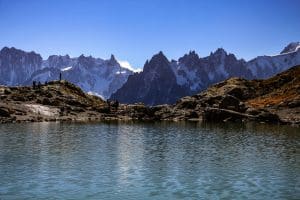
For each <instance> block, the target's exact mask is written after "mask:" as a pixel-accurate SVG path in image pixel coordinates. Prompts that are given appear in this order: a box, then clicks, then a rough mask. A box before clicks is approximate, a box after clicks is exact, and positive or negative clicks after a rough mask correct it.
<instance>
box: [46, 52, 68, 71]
mask: <svg viewBox="0 0 300 200" xmlns="http://www.w3.org/2000/svg"><path fill="white" fill-rule="evenodd" d="M47 61H48V65H49V66H48V67H53V68H62V67H67V66H68V65H70V62H71V58H70V56H69V55H68V54H66V55H65V56H61V55H51V56H49V57H48V59H47Z"/></svg>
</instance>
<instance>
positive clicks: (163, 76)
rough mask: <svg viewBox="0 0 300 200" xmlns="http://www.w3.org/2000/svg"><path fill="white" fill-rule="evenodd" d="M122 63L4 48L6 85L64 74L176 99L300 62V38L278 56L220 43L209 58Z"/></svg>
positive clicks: (101, 88)
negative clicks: (133, 66) (249, 55)
mask: <svg viewBox="0 0 300 200" xmlns="http://www.w3.org/2000/svg"><path fill="white" fill-rule="evenodd" d="M120 63H121V62H119V61H117V60H116V58H115V57H114V56H113V55H112V56H111V58H110V59H107V60H105V59H101V58H94V57H91V56H88V57H87V56H84V55H81V56H79V57H76V58H71V57H70V56H68V55H65V56H60V55H52V56H49V58H48V59H47V60H43V59H42V57H41V56H40V55H39V54H37V53H35V52H25V51H22V50H19V49H16V48H13V47H12V48H8V47H4V48H3V49H2V50H1V51H0V85H30V84H32V82H33V81H37V82H38V81H40V82H41V83H44V82H45V81H51V80H57V79H58V78H59V74H60V73H62V76H63V79H66V80H68V81H70V82H72V83H74V84H76V85H78V86H79V87H81V88H82V89H83V90H84V91H86V92H89V93H91V94H95V95H99V96H102V97H103V98H109V97H110V98H111V99H118V100H119V101H120V102H124V103H135V102H143V103H145V104H148V105H157V104H164V103H168V104H171V103H175V102H176V101H177V100H178V99H179V98H181V97H183V96H186V95H193V94H196V93H198V92H200V91H202V90H204V89H206V88H207V87H209V86H210V85H212V84H214V83H217V82H220V81H223V80H225V79H227V78H230V77H242V78H246V79H261V78H263V79H265V78H269V77H271V76H273V75H275V74H277V73H279V72H282V71H284V70H286V69H288V68H290V67H293V66H295V65H299V64H300V43H299V42H294V43H291V44H289V45H288V46H286V47H285V48H284V49H283V50H282V51H281V53H280V54H278V55H275V56H259V57H256V58H254V59H252V60H250V61H245V60H243V59H237V58H236V57H235V55H234V54H231V53H227V52H226V51H225V50H224V49H222V48H219V49H217V50H216V51H215V52H213V53H211V54H210V55H209V56H206V57H202V58H201V57H199V56H198V54H197V53H196V52H195V51H190V52H189V53H188V54H185V55H184V56H182V57H181V58H179V59H178V60H171V61H169V60H168V59H167V58H166V57H165V56H164V54H163V53H162V52H159V53H158V54H156V55H154V56H153V57H152V59H151V60H150V61H148V60H147V61H146V63H145V65H144V68H143V71H141V72H138V73H134V72H133V71H132V70H130V69H128V67H126V66H124V67H123V65H121V64H122V63H121V64H120Z"/></svg>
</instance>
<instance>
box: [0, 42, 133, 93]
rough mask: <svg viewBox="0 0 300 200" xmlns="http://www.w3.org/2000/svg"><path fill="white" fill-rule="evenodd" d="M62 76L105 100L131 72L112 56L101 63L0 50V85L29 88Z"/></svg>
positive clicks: (14, 50)
mask: <svg viewBox="0 0 300 200" xmlns="http://www.w3.org/2000/svg"><path fill="white" fill-rule="evenodd" d="M60 73H62V76H63V79H66V80H68V81H70V82H72V83H74V84H76V85H78V86H79V87H81V88H82V89H83V90H84V91H86V92H90V93H92V94H95V95H98V96H102V97H103V98H108V97H110V95H111V94H112V93H113V92H115V91H116V90H117V89H119V88H120V87H121V86H122V85H123V84H124V83H125V82H126V81H127V78H128V76H129V75H131V74H133V72H132V71H131V70H129V69H127V68H125V67H122V66H121V65H120V63H119V62H118V61H117V60H116V59H115V57H114V56H113V55H112V56H111V58H110V59H108V60H104V59H100V58H94V57H91V56H88V57H86V56H84V55H81V56H79V57H77V58H70V56H68V55H65V56H58V55H52V56H49V58H48V59H47V60H42V57H41V56H40V55H39V54H36V53H35V52H29V53H28V52H24V51H22V50H18V49H15V48H13V47H12V48H7V47H4V48H3V49H2V50H1V51H0V74H1V76H0V85H1V84H2V85H30V84H32V82H33V81H37V82H39V81H40V82H41V83H44V82H45V81H51V80H57V79H58V78H59V74H60Z"/></svg>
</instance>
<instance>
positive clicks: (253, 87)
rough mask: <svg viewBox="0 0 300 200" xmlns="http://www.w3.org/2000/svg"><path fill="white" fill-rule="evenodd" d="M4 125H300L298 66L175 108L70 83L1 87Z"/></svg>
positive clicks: (221, 86)
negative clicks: (106, 96)
mask: <svg viewBox="0 0 300 200" xmlns="http://www.w3.org/2000/svg"><path fill="white" fill-rule="evenodd" d="M0 99H1V102H0V122H2V123H8V122H35V121H102V120H145V121H149V120H150V121H152V120H153V121H154V120H170V121H181V120H188V121H202V120H204V121H218V122H220V121H224V122H226V121H257V122H264V123H278V124H298V125H299V124H300V66H296V67H293V68H291V69H289V70H287V71H285V72H283V73H280V74H278V75H276V76H274V77H272V78H270V79H267V80H252V81H248V80H245V79H240V78H231V79H228V80H226V81H224V82H221V83H218V84H216V85H213V86H212V87H210V88H209V89H207V90H206V91H203V92H201V93H199V94H197V95H194V96H188V97H184V98H182V99H180V100H179V101H177V103H176V104H174V105H159V106H153V107H147V106H145V105H143V104H132V105H126V104H120V105H118V103H115V102H113V103H109V104H108V102H106V101H104V100H102V99H101V98H99V97H96V96H92V95H89V94H86V93H84V92H82V90H81V89H80V88H78V87H76V86H75V85H73V84H71V83H69V82H66V81H52V82H49V83H47V84H45V85H39V86H35V87H4V86H0Z"/></svg>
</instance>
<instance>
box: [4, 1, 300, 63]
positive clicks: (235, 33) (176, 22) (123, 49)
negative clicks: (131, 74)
mask: <svg viewBox="0 0 300 200" xmlns="http://www.w3.org/2000/svg"><path fill="white" fill-rule="evenodd" d="M299 8H300V0H239V1H234V0H207V1H201V0H122V1H121V0H107V1H104V0H98V1H93V0H82V1H78V0H70V1H66V0H65V1H64V0H18V1H16V0H0V48H2V47H4V46H9V47H11V46H14V47H16V48H20V49H23V50H27V51H31V50H34V51H36V52H38V53H40V54H41V55H42V56H43V58H47V57H48V56H49V55H52V54H63V55H64V54H69V55H70V56H74V57H75V56H79V55H80V54H85V55H92V56H95V57H101V58H108V57H110V54H112V53H113V54H114V55H115V56H116V58H117V59H119V60H127V61H129V62H130V63H131V65H133V66H134V67H140V68H141V67H143V64H144V63H145V61H146V59H149V58H151V57H152V55H153V54H155V53H157V52H158V51H160V50H162V51H163V52H164V53H165V54H166V55H167V57H168V58H169V59H173V58H174V59H177V58H179V57H181V56H182V55H183V54H184V53H187V52H188V51H189V50H195V51H196V52H197V53H198V54H199V55H200V56H207V55H209V53H210V52H211V51H215V50H216V49H217V48H218V47H223V48H224V49H225V50H227V51H228V52H232V53H235V54H236V55H237V57H238V58H245V59H246V60H248V59H251V58H254V57H256V56H258V55H273V54H277V53H278V52H280V51H281V50H282V49H283V47H284V46H286V45H287V44H288V43H289V42H292V41H300V12H299Z"/></svg>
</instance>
